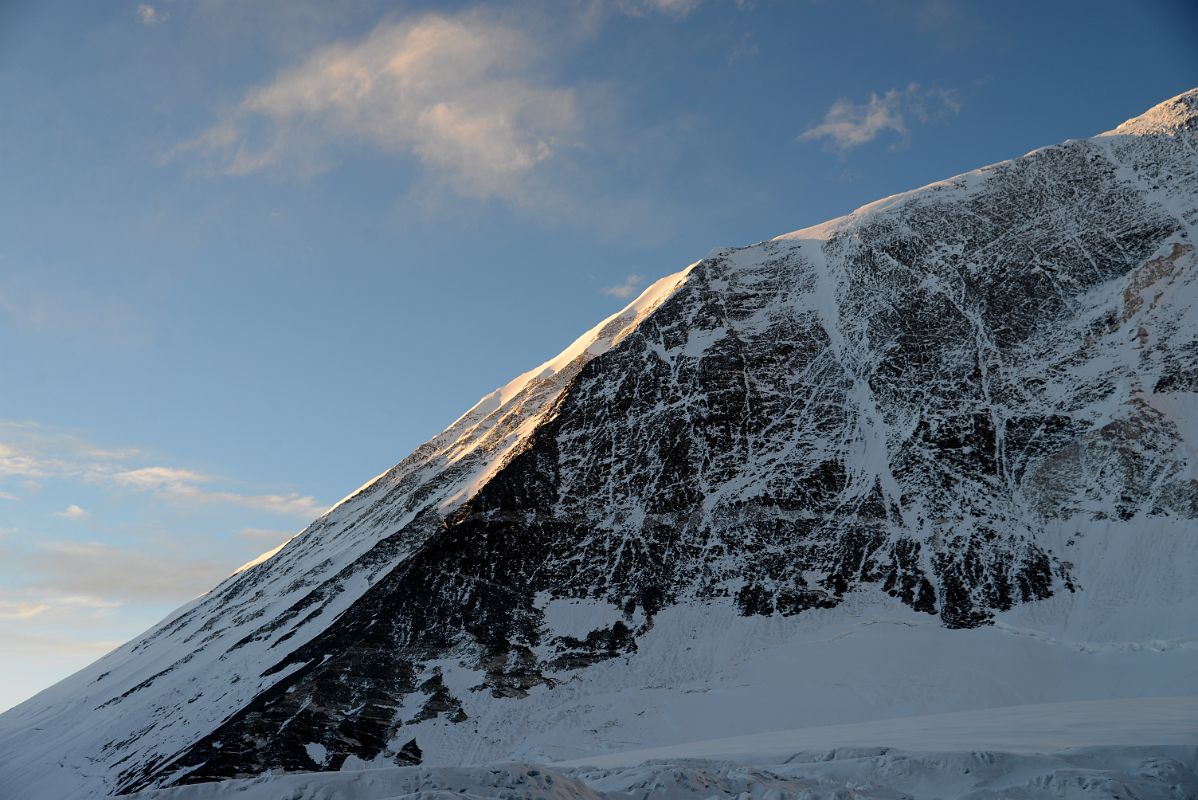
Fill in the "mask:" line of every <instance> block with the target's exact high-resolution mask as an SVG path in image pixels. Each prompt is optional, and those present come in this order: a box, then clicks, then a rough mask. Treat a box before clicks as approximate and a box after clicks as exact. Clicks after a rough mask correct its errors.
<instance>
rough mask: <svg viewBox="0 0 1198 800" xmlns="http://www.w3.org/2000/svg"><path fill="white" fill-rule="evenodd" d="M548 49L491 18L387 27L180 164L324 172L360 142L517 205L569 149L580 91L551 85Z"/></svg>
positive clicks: (344, 49) (284, 77)
mask: <svg viewBox="0 0 1198 800" xmlns="http://www.w3.org/2000/svg"><path fill="white" fill-rule="evenodd" d="M543 55H544V47H543V45H542V44H541V42H540V41H539V40H538V39H536V38H533V37H530V36H528V35H526V34H525V33H524V32H523V31H521V30H519V29H517V28H516V27H514V26H510V25H507V24H505V23H504V22H503V21H502V20H500V19H499V18H497V17H493V16H489V15H487V14H485V13H483V12H481V11H468V12H464V13H461V14H458V15H453V16H450V15H444V14H429V15H427V16H423V17H420V18H418V19H416V20H415V21H404V22H398V23H396V22H384V23H381V24H380V25H378V26H377V27H376V28H375V29H374V30H373V31H372V32H371V33H370V34H369V35H367V36H366V37H365V38H363V39H361V40H358V41H351V42H342V43H338V44H334V45H330V46H327V47H324V48H321V49H319V50H317V51H316V52H314V53H313V54H312V55H311V56H309V57H308V58H307V59H306V60H305V61H303V62H302V63H300V64H299V65H298V66H295V67H292V68H290V69H287V70H284V71H283V72H281V73H279V75H278V76H277V77H276V78H275V79H274V80H273V81H272V82H270V83H269V84H266V85H264V86H259V87H257V88H254V89H252V90H250V91H249V92H248V93H247V94H246V95H245V96H244V97H243V98H242V100H241V102H240V103H239V104H238V105H237V106H236V107H235V108H234V109H232V111H231V112H229V113H228V114H226V115H225V116H224V117H223V118H222V119H221V120H220V121H218V122H217V123H216V124H214V125H213V126H212V127H211V128H209V129H208V130H207V131H205V132H204V133H202V134H201V135H200V136H198V137H197V138H195V139H193V140H191V141H188V142H184V143H182V144H180V145H178V146H177V147H176V148H175V149H174V150H173V151H172V153H171V154H170V157H172V158H173V157H179V156H181V155H184V154H188V153H191V154H199V155H201V156H204V157H207V158H210V159H213V160H214V162H215V163H216V165H217V166H218V168H219V169H220V170H221V171H224V172H226V173H228V174H233V175H244V174H248V173H252V172H257V171H259V170H263V169H266V168H270V167H280V166H292V167H296V168H299V169H309V170H311V169H316V170H319V169H321V168H322V167H324V166H326V165H327V163H328V159H329V157H330V154H332V153H333V152H334V151H335V150H336V147H337V146H338V145H342V144H345V143H350V144H352V143H355V142H363V141H364V142H368V143H369V144H371V145H373V146H375V147H377V148H379V149H381V150H384V151H389V152H395V153H402V154H409V155H412V156H415V157H416V158H417V159H418V160H419V161H420V163H421V164H423V165H424V166H425V167H426V168H428V169H429V170H430V171H433V172H436V173H438V174H440V175H442V176H444V177H445V178H447V180H448V182H449V183H450V185H451V186H452V188H453V189H454V190H455V191H456V192H457V193H459V194H462V195H465V196H470V197H478V198H501V199H511V198H513V197H514V196H516V195H518V193H519V191H520V187H521V181H522V179H523V178H524V177H525V176H526V175H528V174H529V173H530V172H532V171H533V170H535V169H536V168H537V167H538V165H540V164H542V163H543V162H546V161H549V160H550V159H553V158H554V157H555V155H556V154H557V153H558V152H559V151H560V150H561V149H562V148H563V147H569V146H570V143H571V142H572V141H573V140H574V138H575V135H576V133H577V131H578V130H579V127H580V121H579V117H578V112H577V110H576V107H575V99H574V94H573V92H572V91H571V90H570V89H569V88H565V87H560V86H554V85H552V84H550V83H548V82H547V81H546V80H545V79H544V78H543V77H542V75H543V70H542V69H541V67H542V63H541V62H542V58H543Z"/></svg>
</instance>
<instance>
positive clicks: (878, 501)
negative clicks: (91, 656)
mask: <svg viewBox="0 0 1198 800" xmlns="http://www.w3.org/2000/svg"><path fill="white" fill-rule="evenodd" d="M1196 226H1198V90H1193V91H1190V92H1187V93H1185V94H1183V95H1180V96H1178V97H1176V98H1173V99H1172V100H1169V101H1166V102H1165V103H1162V104H1161V105H1159V106H1157V107H1155V108H1153V109H1151V110H1149V111H1148V112H1146V113H1145V114H1144V115H1142V116H1140V117H1137V118H1135V119H1132V120H1129V121H1128V122H1125V123H1123V124H1122V125H1120V126H1119V127H1118V128H1116V129H1115V130H1113V131H1110V132H1108V133H1105V134H1101V135H1099V136H1096V137H1094V138H1091V139H1082V140H1072V141H1068V142H1066V143H1064V144H1061V145H1057V146H1053V147H1047V148H1044V149H1041V150H1036V151H1034V152H1032V153H1029V154H1027V155H1025V156H1023V157H1021V158H1017V159H1013V160H1010V161H1005V162H1002V163H1000V164H995V165H992V166H989V167H985V168H982V169H979V170H976V171H973V172H969V173H966V174H964V175H960V176H957V177H955V178H951V179H949V180H946V181H942V182H939V183H935V184H932V185H930V186H926V187H924V188H922V189H917V190H915V191H912V192H907V193H904V194H900V195H896V196H894V197H890V198H887V199H885V200H881V201H878V202H876V203H873V204H870V205H868V206H865V207H863V208H861V209H858V210H857V211H855V212H853V213H852V214H849V215H847V216H845V217H842V218H839V219H836V220H832V221H830V222H826V223H824V224H822V225H818V226H815V227H811V228H806V229H803V230H800V231H796V232H794V233H790V234H786V235H784V236H780V237H778V238H777V239H774V240H771V241H767V242H762V243H760V244H756V245H752V246H750V247H744V248H737V249H727V250H718V251H715V252H713V253H712V254H711V255H709V256H708V257H707V258H704V259H702V260H701V261H698V262H696V263H694V264H692V265H691V266H689V267H687V268H686V269H684V270H682V271H681V272H677V273H675V274H673V275H670V276H668V277H665V278H663V279H661V280H660V281H658V282H657V283H655V284H653V285H652V286H651V287H650V288H649V289H647V290H646V291H645V293H644V294H642V295H641V296H640V297H639V298H637V299H636V300H635V301H633V302H632V303H630V304H629V305H628V306H627V307H626V308H624V309H623V310H622V311H620V312H619V313H617V314H615V315H613V316H611V317H610V318H608V319H606V320H604V321H603V322H602V323H600V324H599V325H598V326H596V327H595V328H593V329H592V330H590V331H589V332H587V333H586V334H584V335H583V336H582V337H580V338H579V339H578V340H577V341H576V342H574V343H573V344H572V345H571V346H570V347H569V348H567V349H566V350H565V351H564V352H563V353H562V354H561V355H559V356H558V357H557V358H554V359H552V360H550V361H548V362H546V363H545V364H543V365H541V366H540V367H538V368H536V369H533V370H531V371H529V372H527V373H525V374H523V375H521V376H520V377H518V378H516V379H515V380H513V381H512V382H510V383H508V384H507V385H505V386H503V387H501V388H499V389H497V390H495V391H494V392H492V393H491V394H489V395H487V396H486V397H484V398H483V399H482V400H480V401H479V402H478V403H476V404H475V405H474V406H473V407H472V408H471V409H470V410H469V411H467V412H466V413H465V414H463V415H462V416H461V417H460V418H459V419H458V420H457V421H455V422H454V423H453V424H452V425H450V426H449V428H447V429H446V430H445V431H444V432H442V433H441V434H439V435H437V436H436V437H434V438H433V439H431V440H429V441H428V442H427V443H425V444H424V445H422V446H421V447H419V448H418V449H417V450H416V451H415V452H414V453H412V454H411V455H410V456H408V457H407V458H405V459H404V460H403V461H402V462H400V464H399V465H397V466H396V467H394V468H393V469H391V470H389V471H387V472H386V473H384V474H382V475H380V476H378V477H377V478H375V479H374V480H372V481H371V482H369V483H368V484H366V485H365V486H363V487H362V488H361V489H359V490H358V491H356V492H354V493H353V494H352V495H350V496H349V497H347V498H346V499H345V500H343V501H341V502H340V503H339V504H337V505H336V506H335V507H334V508H332V509H331V510H330V511H329V512H327V513H326V514H325V515H324V516H322V517H321V518H320V519H318V520H317V521H315V522H314V523H312V525H310V526H309V527H308V528H307V529H305V530H304V531H303V532H302V533H300V534H299V535H297V536H296V537H294V538H293V539H291V540H290V541H289V542H288V543H287V544H286V545H285V546H283V547H282V548H281V549H280V550H278V551H277V552H274V553H273V554H270V555H269V557H266V558H264V559H260V560H259V561H257V562H254V563H252V564H251V565H247V567H245V568H243V569H242V570H240V571H238V572H237V573H235V574H234V575H231V576H230V577H229V578H227V579H226V580H225V581H223V582H222V583H221V584H220V585H218V586H217V587H215V588H214V589H213V590H212V591H210V592H209V593H207V594H206V595H204V596H202V597H200V598H198V599H197V600H195V601H194V602H192V603H190V604H189V605H187V606H185V607H184V608H182V609H180V610H179V611H178V612H176V613H175V614H174V615H172V616H171V617H170V618H168V619H167V620H165V621H164V622H162V623H161V624H160V625H158V626H156V627H155V628H153V629H152V630H150V631H149V632H147V633H146V634H144V635H143V636H141V637H139V638H138V639H136V640H134V641H132V642H129V643H128V644H126V645H124V646H123V647H121V648H119V649H117V650H116V651H114V652H112V653H110V654H109V655H107V656H105V657H104V658H102V659H100V660H99V661H98V662H96V663H95V664H93V665H92V666H90V667H88V668H87V669H85V670H83V671H81V672H79V673H77V674H76V675H74V676H72V677H70V678H68V679H67V680H65V681H63V682H61V683H60V684H58V685H57V686H55V687H52V688H51V689H48V690H46V691H45V692H42V693H41V694H39V695H38V696H37V697H35V698H33V699H31V700H29V701H27V702H26V703H24V704H22V705H20V706H18V707H16V708H15V709H13V710H11V711H9V712H7V713H6V714H4V715H3V716H0V787H4V788H8V789H9V791H8V792H7V793H4V794H5V796H13V797H24V798H36V797H47V798H49V797H53V798H67V797H92V796H102V795H105V794H107V793H118V794H120V793H130V792H134V791H136V790H139V789H143V788H148V787H160V786H171V785H177V784H184V783H195V782H203V781H214V780H221V779H227V778H235V777H247V776H255V775H259V774H262V773H265V772H267V771H271V770H273V771H276V772H277V771H314V770H339V769H344V768H348V767H352V766H359V767H361V766H368V765H384V764H414V763H421V762H423V763H426V764H463V763H465V764H470V763H475V764H477V763H485V762H490V761H495V760H504V759H508V760H510V759H515V758H529V759H538V760H552V759H562V758H572V757H578V756H582V755H586V754H591V753H596V752H603V751H610V750H614V749H619V748H624V749H628V748H631V747H651V746H655V745H662V744H671V743H674V742H678V741H683V740H693V739H698V738H715V737H717V736H728V735H733V734H740V733H753V732H758V731H762V730H772V729H778V728H787V727H789V728H795V727H799V726H803V725H816V724H828V723H834V722H835V723H840V722H852V721H861V720H869V719H878V718H882V717H894V716H902V715H905V714H912V713H918V712H929V711H954V710H961V709H970V708H985V707H991V706H998V705H1010V704H1015V703H1027V702H1045V701H1067V700H1077V699H1093V698H1104V697H1121V696H1126V695H1142V694H1170V693H1172V694H1193V693H1195V692H1198V657H1196V651H1195V649H1194V648H1193V631H1194V626H1195V624H1196V623H1198V600H1196V598H1198V260H1196V258H1195V252H1194V234H1195V228H1196Z"/></svg>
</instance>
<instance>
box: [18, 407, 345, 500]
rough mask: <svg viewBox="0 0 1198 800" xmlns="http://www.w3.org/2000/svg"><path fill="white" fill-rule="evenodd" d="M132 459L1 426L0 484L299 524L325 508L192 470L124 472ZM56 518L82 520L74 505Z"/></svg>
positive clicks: (24, 427)
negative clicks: (216, 507) (232, 511)
mask: <svg viewBox="0 0 1198 800" xmlns="http://www.w3.org/2000/svg"><path fill="white" fill-rule="evenodd" d="M133 458H140V459H145V458H146V456H145V454H144V453H142V452H141V451H140V450H138V449H136V448H105V447H100V446H96V445H94V444H91V443H89V442H87V441H85V440H83V439H81V438H79V437H77V436H74V435H71V434H66V433H60V432H56V431H53V430H50V429H47V428H45V427H42V426H39V425H36V424H32V423H21V422H4V421H0V479H3V478H8V479H15V480H25V481H45V480H74V481H79V482H82V483H86V484H91V485H100V486H105V487H109V488H112V489H128V490H133V491H137V492H147V493H150V494H153V495H155V496H157V497H160V498H162V499H165V500H169V501H173V502H180V503H189V504H201V505H207V504H225V505H234V506H241V507H243V508H251V509H255V510H258V511H266V512H268V513H271V514H276V515H280V516H289V517H298V518H302V519H312V518H313V517H317V516H319V515H320V514H321V513H323V512H324V511H325V509H327V508H328V506H327V504H324V503H321V502H320V501H318V500H317V499H316V498H314V497H312V496H310V495H301V494H299V493H296V492H291V493H252V492H241V491H235V490H234V489H232V488H229V487H228V486H222V485H221V483H222V482H221V481H220V480H219V479H218V478H216V477H215V476H212V475H207V474H204V473H202V472H197V471H195V470H191V469H184V468H180V467H170V466H163V465H160V464H152V463H151V464H146V465H144V466H129V465H128V464H127V462H128V461H129V460H130V459H133ZM225 483H227V482H225ZM72 509H74V510H72ZM58 513H59V515H60V516H63V517H66V518H68V519H82V518H83V517H84V516H86V514H87V512H86V511H84V510H83V509H82V508H79V507H78V506H74V505H72V506H71V507H70V508H68V509H67V510H66V511H62V512H58Z"/></svg>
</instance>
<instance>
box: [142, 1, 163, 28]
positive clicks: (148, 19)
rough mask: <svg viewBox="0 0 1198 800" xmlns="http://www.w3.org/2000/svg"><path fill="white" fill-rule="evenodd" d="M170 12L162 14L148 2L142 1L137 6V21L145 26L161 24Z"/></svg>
mask: <svg viewBox="0 0 1198 800" xmlns="http://www.w3.org/2000/svg"><path fill="white" fill-rule="evenodd" d="M168 17H170V14H164V13H162V12H161V11H159V10H158V9H156V8H154V6H152V5H150V4H149V3H142V4H141V5H139V6H138V7H137V21H138V22H140V23H141V24H142V25H145V26H147V27H153V26H154V25H161V24H162V23H164V22H166V20H167V18H168Z"/></svg>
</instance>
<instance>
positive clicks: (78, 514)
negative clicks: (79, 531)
mask: <svg viewBox="0 0 1198 800" xmlns="http://www.w3.org/2000/svg"><path fill="white" fill-rule="evenodd" d="M55 516H58V517H63V518H65V519H86V518H87V517H89V516H91V515H90V514H88V512H87V511H86V510H84V509H83V508H80V507H79V506H77V505H75V504H74V503H71V504H70V505H69V506H67V508H66V510H65V511H59V512H56V514H55Z"/></svg>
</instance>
